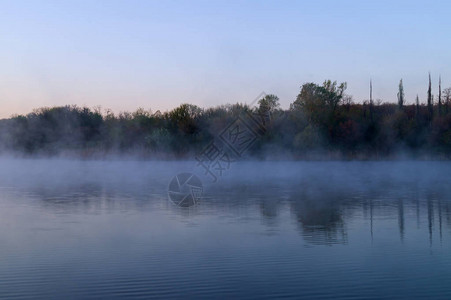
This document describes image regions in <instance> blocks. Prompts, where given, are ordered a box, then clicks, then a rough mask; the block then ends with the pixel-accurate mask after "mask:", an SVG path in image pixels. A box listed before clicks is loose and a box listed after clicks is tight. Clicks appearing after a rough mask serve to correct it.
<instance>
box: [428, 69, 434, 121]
mask: <svg viewBox="0 0 451 300" xmlns="http://www.w3.org/2000/svg"><path fill="white" fill-rule="evenodd" d="M432 105H433V103H432V88H431V73H429V88H428V112H429V116H428V117H429V120H431V119H432V115H433V113H434V111H433V107H432Z"/></svg>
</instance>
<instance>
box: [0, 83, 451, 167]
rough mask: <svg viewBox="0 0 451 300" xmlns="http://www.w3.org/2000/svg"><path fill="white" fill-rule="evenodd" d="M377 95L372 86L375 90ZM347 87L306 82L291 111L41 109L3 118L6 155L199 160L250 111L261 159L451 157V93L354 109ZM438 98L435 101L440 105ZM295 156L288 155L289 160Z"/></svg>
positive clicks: (264, 102)
mask: <svg viewBox="0 0 451 300" xmlns="http://www.w3.org/2000/svg"><path fill="white" fill-rule="evenodd" d="M371 90H372V86H371ZM345 91H346V83H342V84H337V83H336V82H332V81H330V80H328V81H325V82H324V83H323V84H322V85H318V84H315V83H305V84H303V85H302V87H301V91H300V93H299V95H298V96H297V98H296V99H295V101H294V102H293V103H292V104H291V105H290V108H289V109H288V110H282V109H280V107H279V99H278V97H277V96H275V95H267V96H265V97H264V98H262V99H260V100H259V102H258V105H257V106H256V107H253V108H251V107H249V106H247V105H243V104H233V105H230V104H228V105H222V106H217V107H214V108H208V109H202V108H200V107H197V106H195V105H191V104H182V105H180V106H179V107H177V108H175V109H173V110H171V111H168V112H164V113H161V112H160V111H157V112H155V113H151V112H150V111H145V110H143V109H138V110H137V111H135V112H133V113H128V112H125V113H120V114H118V115H115V114H113V113H112V112H110V111H107V112H105V113H102V112H101V111H100V109H89V108H86V107H82V108H81V107H77V106H63V107H53V108H40V109H37V110H35V111H33V112H32V113H30V114H28V115H26V116H23V115H19V116H13V117H11V118H9V119H3V120H0V149H1V151H2V152H3V153H4V154H11V153H13V154H15V155H25V156H29V155H45V156H49V155H68V156H82V157H102V156H106V155H118V154H120V155H137V156H140V157H149V158H150V157H159V158H192V157H193V155H194V154H195V153H196V152H198V151H200V150H201V149H202V148H203V147H205V146H206V145H207V144H208V143H209V142H210V141H211V140H212V139H213V138H214V136H215V135H216V134H217V133H218V132H220V131H221V129H222V128H224V127H226V126H227V124H229V123H231V122H233V120H234V119H236V118H237V117H238V116H240V115H242V114H245V113H246V112H247V113H249V112H252V113H254V114H258V115H271V116H272V118H271V119H270V120H271V122H270V123H268V124H266V131H265V133H264V135H263V136H262V138H260V139H259V140H258V141H257V143H256V144H255V145H253V147H252V148H251V149H249V151H248V152H247V155H249V156H253V157H257V158H263V157H266V158H287V157H290V158H293V159H308V158H326V159H334V158H345V159H383V158H394V157H399V155H400V154H402V155H404V156H406V157H411V158H449V157H450V156H451V155H450V154H451V113H450V110H449V105H450V103H449V102H450V97H451V88H448V89H444V91H443V94H442V91H441V84H440V91H439V97H438V98H439V99H438V100H435V99H434V97H433V95H432V91H431V88H430V85H429V89H428V91H427V92H428V93H427V96H428V97H427V105H423V104H420V101H419V99H418V98H417V101H416V103H415V104H406V99H405V96H404V87H403V84H402V80H401V81H400V83H399V92H398V103H397V104H394V103H381V101H380V100H379V101H376V102H375V101H373V99H372V96H371V95H370V100H368V101H363V103H354V102H353V101H352V97H351V96H350V95H347V94H345ZM434 100H435V101H434ZM287 155H289V156H287Z"/></svg>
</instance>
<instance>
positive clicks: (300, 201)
mask: <svg viewBox="0 0 451 300" xmlns="http://www.w3.org/2000/svg"><path fill="white" fill-rule="evenodd" d="M290 200H291V203H290V208H291V211H292V213H293V214H294V216H295V218H296V220H297V222H298V224H299V229H300V232H301V234H302V236H303V237H304V239H305V240H306V241H307V242H310V243H313V244H326V245H330V244H337V243H339V244H343V243H346V242H347V234H346V228H345V224H344V220H343V215H342V211H341V209H340V205H341V202H342V200H343V198H341V197H340V195H339V193H335V194H334V193H333V191H324V190H316V191H315V192H314V193H309V191H307V192H306V191H302V192H298V193H295V194H293V196H292V197H291V199H290Z"/></svg>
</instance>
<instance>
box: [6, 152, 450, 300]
mask: <svg viewBox="0 0 451 300" xmlns="http://www.w3.org/2000/svg"><path fill="white" fill-rule="evenodd" d="M0 163H1V168H0V298H9V297H11V298H30V297H42V298H79V297H83V298H99V297H106V298H121V297H132V298H148V297H175V298H183V297H205V298H209V297H214V296H226V297H227V296H228V297H244V298H255V297H258V298H265V297H291V298H299V297H306V298H350V297H357V298H361V297H365V298H371V297H372V298H375V299H380V298H393V297H396V296H401V297H408V298H415V297H425V296H427V297H428V298H449V297H451V288H450V287H449V285H447V284H444V283H445V280H446V279H447V278H449V277H450V276H451V268H450V266H451V257H450V256H449V252H450V250H451V243H450V242H451V238H450V234H451V213H450V205H451V202H450V199H451V198H450V196H451V188H450V185H449V183H450V179H451V174H450V172H449V170H450V167H451V163H449V162H434V161H430V162H428V161H424V162H409V161H402V162H401V161H391V162H291V161H278V162H235V163H234V164H232V165H231V166H230V168H229V169H227V170H224V172H223V175H222V176H219V177H218V178H217V181H216V182H213V180H212V178H211V177H210V176H208V174H207V175H205V172H204V170H203V169H202V168H201V167H199V166H197V162H196V161H178V162H175V161H166V162H163V161H131V160H128V161H125V160H123V161H120V160H111V161H95V160H84V161H80V160H61V159H53V160H46V159H40V160H39V159H28V160H27V159H6V158H4V159H2V160H1V161H0ZM182 172H192V173H194V174H196V175H197V176H198V177H199V178H200V179H201V181H202V185H203V194H202V197H201V198H200V199H198V202H197V203H196V204H195V205H193V206H191V207H179V206H176V205H174V204H173V203H172V202H171V201H169V200H168V184H169V182H170V180H171V179H172V178H173V177H174V176H175V175H177V174H179V173H182Z"/></svg>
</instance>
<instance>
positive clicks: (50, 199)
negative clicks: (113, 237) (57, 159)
mask: <svg viewBox="0 0 451 300" xmlns="http://www.w3.org/2000/svg"><path fill="white" fill-rule="evenodd" d="M27 190H28V194H29V196H30V197H32V198H36V199H38V200H40V201H41V202H42V205H43V208H45V209H47V210H51V211H53V212H55V213H63V214H64V213H69V214H71V213H83V214H101V213H113V212H117V211H127V210H133V209H135V210H136V209H141V208H142V207H144V206H147V205H149V202H148V201H146V200H148V198H149V196H150V195H149V194H148V193H144V191H143V190H142V189H139V188H137V187H136V186H129V187H127V186H121V185H118V184H115V185H111V184H105V183H102V182H76V183H70V184H65V185H37V186H32V187H29V188H28V189H27Z"/></svg>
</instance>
